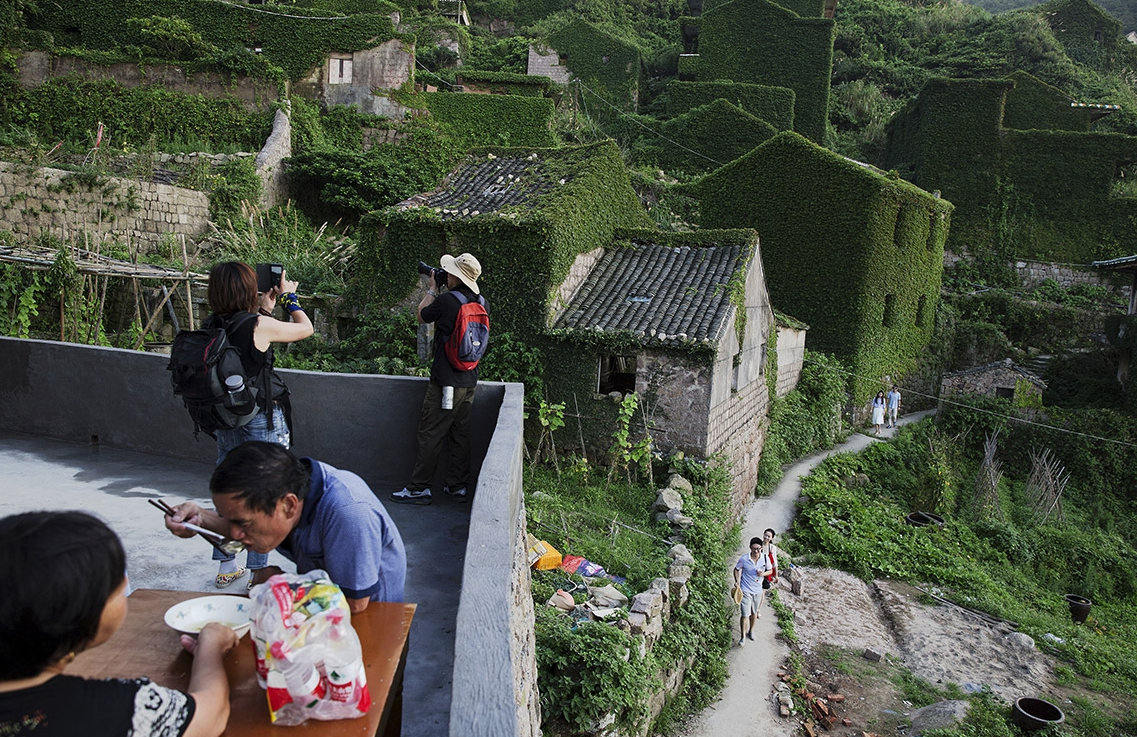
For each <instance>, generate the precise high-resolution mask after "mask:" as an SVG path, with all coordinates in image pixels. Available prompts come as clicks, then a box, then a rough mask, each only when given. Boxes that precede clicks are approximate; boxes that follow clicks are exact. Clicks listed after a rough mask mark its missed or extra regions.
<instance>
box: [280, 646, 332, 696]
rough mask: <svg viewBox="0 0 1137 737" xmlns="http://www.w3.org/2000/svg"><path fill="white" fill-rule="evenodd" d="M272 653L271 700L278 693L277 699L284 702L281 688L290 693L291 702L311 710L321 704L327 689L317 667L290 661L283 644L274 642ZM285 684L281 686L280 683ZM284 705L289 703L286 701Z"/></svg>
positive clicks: (286, 648)
mask: <svg viewBox="0 0 1137 737" xmlns="http://www.w3.org/2000/svg"><path fill="white" fill-rule="evenodd" d="M270 652H271V653H272V659H273V665H274V666H275V670H269V673H268V690H269V699H270V700H272V697H273V692H274V691H276V692H277V699H278V700H282V699H281V697H282V696H283V694H280V693H279V692H280V690H281V686H282V685H283V687H284V689H286V690H287V692H288V697H289V701H291V702H293V703H295V704H297V705H298V706H302V707H304V708H307V709H310V708H312V707H313V706H315V705H316V704H318V703H320V699H322V698H324V695H325V694H326V693H327V689H326V688H325V687H324V681H323V679H322V678H320V671H319V670H317V668H316V666H315V665H313V664H311V663H305V662H298V661H293V660H289V659H288V656H289V655H290V653H289V652H288V647H287V646H285V645H284V643H283V642H274V643H273V644H272V647H271V648H270ZM281 680H283V681H284V683H283V684H281V683H280V681H281ZM284 703H288V702H287V701H285V702H284Z"/></svg>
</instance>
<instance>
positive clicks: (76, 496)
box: [0, 430, 470, 736]
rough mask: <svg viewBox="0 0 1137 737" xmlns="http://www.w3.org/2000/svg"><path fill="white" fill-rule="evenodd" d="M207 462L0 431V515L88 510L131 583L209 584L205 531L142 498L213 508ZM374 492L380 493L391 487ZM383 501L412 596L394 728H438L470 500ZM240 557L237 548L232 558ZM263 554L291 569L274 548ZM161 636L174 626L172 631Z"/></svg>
mask: <svg viewBox="0 0 1137 737" xmlns="http://www.w3.org/2000/svg"><path fill="white" fill-rule="evenodd" d="M206 441H208V442H212V441H210V440H209V439H208V438H206ZM212 471H213V466H212V465H210V464H203V463H195V462H191V461H179V460H173V459H169V458H160V457H157V456H151V455H146V454H143V453H134V452H130V451H124V450H116V449H114V448H104V447H100V446H98V445H90V444H87V445H83V444H79V443H71V442H66V441H61V440H53V439H51V438H45V437H42V436H35V435H27V434H23V433H14V432H10V431H6V430H0V478H3V479H4V485H5V490H4V493H3V494H2V495H0V516H7V515H9V514H15V513H17V512H28V511H33V510H40V509H76V510H81V511H85V512H90V513H91V514H94V515H95V516H97V517H99V518H101V519H102V520H104V521H105V522H106V523H107V524H109V525H110V526H111V527H112V528H113V529H114V531H115V532H117V533H118V535H119V537H120V538H121V539H122V542H123V545H124V546H125V548H126V555H127V559H126V560H127V575H128V577H129V581H130V586H131V588H132V589H172V590H177V591H201V592H202V593H203V594H209V593H218V590H217V589H216V588H214V585H213V576H214V574H215V573H217V563H216V562H215V561H213V560H211V559H210V554H211V553H212V551H213V549H212V548H211V547H210V546H209V544H208V543H206V542H205V541H204V540H200V539H197V538H194V539H191V540H183V539H181V538H177V537H174V536H173V535H171V534H170V533H169V532H167V531H166V529H165V527H164V526H163V524H162V515H161V512H159V511H158V510H156V509H154V508H153V507H152V506H150V505H149V504H148V503H147V502H146V499H158V498H161V499H165V500H166V501H167V502H170V503H171V504H176V503H179V502H182V501H191V500H192V501H197V502H199V503H202V504H203V505H205V506H209V507H212V506H213V505H212V502H210V499H209V475H210V473H212ZM376 491H378V492H379V497H380V499H386V498H387V494H388V493H389V492H390V491H395V489H393V488H388V489H382V490H378V489H377V490H376ZM385 505H386V507H387V509H388V511H389V512H390V513H391V516H392V517H393V518H394V520H395V524H396V525H398V527H399V533H400V534H401V535H402V536H403V541H404V543H405V545H406V547H407V588H406V600H407V601H408V602H413V603H416V604H418V610H417V611H416V613H415V619H414V622H413V624H412V626H411V636H410V650H409V654H408V657H407V668H406V676H405V683H404V690H403V698H404V710H403V734H404V735H424V736H427V735H440V734H445V733H446V730H447V725H448V723H449V721H450V682H451V677H452V675H451V674H452V672H453V667H454V628H455V620H456V617H457V615H458V592H459V591H460V590H461V585H462V564H463V561H464V558H465V550H466V532H467V527H468V525H469V520H470V514H469V510H470V505H469V504H464V505H458V504H457V503H456V502H453V501H452V500H451V499H449V498H444V499H439V500H436V501H435V503H434V504H433V505H432V506H429V507H410V506H403V505H399V504H390V503H386V502H385ZM243 559H244V556H243V555H242V556H238V561H239V562H242V561H243ZM439 562H445V564H443V565H439ZM270 563H271V564H272V565H278V566H280V567H281V568H282V569H284V570H285V571H289V572H295V570H296V567H295V566H294V565H292V564H291V563H289V562H288V561H287V560H285V558H283V557H282V556H281V555H280V554H279V553H276V552H273V553H272V554H271V557H270ZM426 571H429V572H430V573H429V575H424V573H425V572H426ZM246 581H247V580H246V579H244V578H242V579H241V580H240V581H238V582H236V583H234V584H233V585H232V586H230V587H229V588H228V589H225V592H226V593H242V592H243V591H244V590H245V584H246ZM170 636H171V637H176V636H177V633H175V632H174V631H173V630H171V631H170ZM140 675H141V674H140Z"/></svg>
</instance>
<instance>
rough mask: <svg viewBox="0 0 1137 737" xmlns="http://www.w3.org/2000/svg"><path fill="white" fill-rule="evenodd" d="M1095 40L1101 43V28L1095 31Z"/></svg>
mask: <svg viewBox="0 0 1137 737" xmlns="http://www.w3.org/2000/svg"><path fill="white" fill-rule="evenodd" d="M1094 40H1095V41H1101V29H1099V28H1095V29H1094Z"/></svg>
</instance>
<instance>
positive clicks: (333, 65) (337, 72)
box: [328, 56, 351, 84]
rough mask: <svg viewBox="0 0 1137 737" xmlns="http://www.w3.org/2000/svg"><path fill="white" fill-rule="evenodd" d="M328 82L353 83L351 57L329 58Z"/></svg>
mask: <svg viewBox="0 0 1137 737" xmlns="http://www.w3.org/2000/svg"><path fill="white" fill-rule="evenodd" d="M328 84H351V58H350V57H347V58H344V57H334V56H333V57H332V58H331V59H328Z"/></svg>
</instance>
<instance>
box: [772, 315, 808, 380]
mask: <svg viewBox="0 0 1137 737" xmlns="http://www.w3.org/2000/svg"><path fill="white" fill-rule="evenodd" d="M804 361H805V331H804V330H796V329H794V328H786V327H779V328H778V381H777V385H776V392H777V395H778V396H779V397H784V396H786V395H787V394H789V393H790V392H791V391H793V389H794V387H795V386H797V382H798V379H800V378H801V367H802V363H803V362H804Z"/></svg>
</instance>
